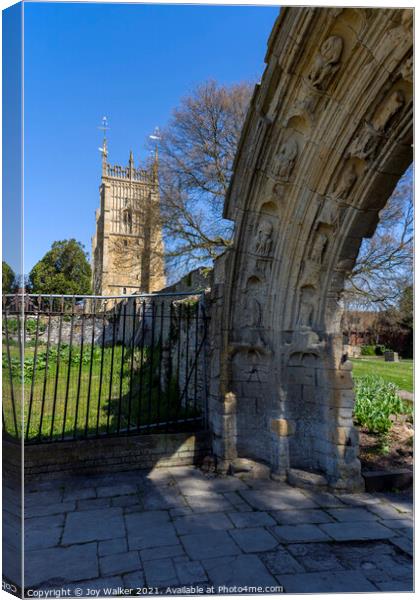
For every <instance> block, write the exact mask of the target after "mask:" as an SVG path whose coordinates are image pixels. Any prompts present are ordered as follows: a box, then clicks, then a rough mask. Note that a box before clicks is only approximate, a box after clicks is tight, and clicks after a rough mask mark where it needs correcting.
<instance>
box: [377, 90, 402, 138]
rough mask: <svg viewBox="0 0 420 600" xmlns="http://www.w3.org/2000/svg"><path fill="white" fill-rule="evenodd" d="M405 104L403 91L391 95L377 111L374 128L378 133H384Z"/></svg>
mask: <svg viewBox="0 0 420 600" xmlns="http://www.w3.org/2000/svg"><path fill="white" fill-rule="evenodd" d="M404 104H405V97H404V94H403V92H402V90H396V91H395V92H393V93H392V94H391V96H390V97H389V98H388V100H387V101H386V102H385V103H384V104H383V105H382V106H381V107H380V109H379V110H378V111H377V113H376V115H375V118H374V121H373V123H372V124H373V126H374V128H375V129H376V131H378V132H381V133H382V132H384V131H385V130H386V128H387V126H388V125H389V123H390V122H391V120H392V118H393V117H394V116H395V115H396V114H397V112H399V110H400V109H401V108H402V107H403V106H404Z"/></svg>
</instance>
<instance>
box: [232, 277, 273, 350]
mask: <svg viewBox="0 0 420 600" xmlns="http://www.w3.org/2000/svg"><path fill="white" fill-rule="evenodd" d="M241 295H242V302H241V304H242V306H241V308H240V310H238V315H239V323H238V325H239V331H240V338H239V341H235V342H233V343H232V347H233V348H235V349H236V350H241V349H243V350H252V351H254V352H256V353H258V354H270V353H271V351H270V349H269V347H268V345H267V343H266V341H265V339H264V336H263V307H264V300H265V286H264V283H263V282H262V281H261V280H260V279H259V278H258V277H257V276H255V275H252V276H251V277H249V279H248V281H247V284H246V287H245V289H244V290H243V291H242V294H241Z"/></svg>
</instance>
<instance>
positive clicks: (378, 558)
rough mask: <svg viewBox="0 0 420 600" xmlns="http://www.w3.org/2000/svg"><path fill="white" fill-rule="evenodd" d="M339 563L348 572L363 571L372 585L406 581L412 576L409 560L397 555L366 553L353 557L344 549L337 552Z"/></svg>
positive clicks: (352, 554) (353, 555)
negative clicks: (397, 580) (391, 581)
mask: <svg viewBox="0 0 420 600" xmlns="http://www.w3.org/2000/svg"><path fill="white" fill-rule="evenodd" d="M339 555H340V561H341V563H342V564H343V565H344V566H345V567H346V568H347V569H350V570H360V571H363V572H364V573H365V575H366V577H367V578H368V579H369V580H370V581H373V582H374V583H378V582H382V581H389V580H390V579H408V578H410V577H412V576H413V564H412V561H411V559H410V558H408V557H407V556H405V555H399V554H396V553H394V554H391V553H389V554H383V553H376V552H372V551H371V552H368V551H366V552H365V553H363V554H360V555H358V556H357V555H355V554H354V553H351V552H347V551H346V548H342V549H340V551H339Z"/></svg>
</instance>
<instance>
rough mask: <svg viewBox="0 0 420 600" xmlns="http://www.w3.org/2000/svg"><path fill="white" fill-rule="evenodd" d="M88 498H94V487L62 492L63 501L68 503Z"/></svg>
mask: <svg viewBox="0 0 420 600" xmlns="http://www.w3.org/2000/svg"><path fill="white" fill-rule="evenodd" d="M90 498H96V489H95V488H94V487H89V488H83V487H82V488H74V489H72V490H66V491H65V492H64V496H63V501H64V502H68V501H69V500H89V499H90Z"/></svg>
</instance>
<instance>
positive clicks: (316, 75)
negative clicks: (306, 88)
mask: <svg viewBox="0 0 420 600" xmlns="http://www.w3.org/2000/svg"><path fill="white" fill-rule="evenodd" d="M342 52H343V40H342V38H341V37H339V36H338V35H333V36H331V37H329V38H327V39H326V40H325V41H324V42H323V43H322V45H321V48H320V51H319V53H318V55H317V57H316V59H315V61H314V64H313V66H312V69H311V71H310V73H309V75H308V80H309V81H310V83H311V84H312V85H313V87H314V88H316V89H317V90H325V89H326V88H327V87H328V85H329V83H330V81H331V79H332V77H333V76H334V74H335V73H336V72H337V71H338V69H339V68H340V63H339V61H340V57H341V54H342Z"/></svg>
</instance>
